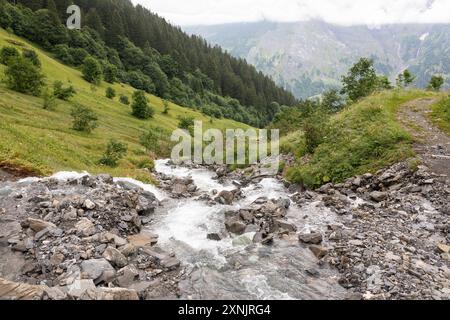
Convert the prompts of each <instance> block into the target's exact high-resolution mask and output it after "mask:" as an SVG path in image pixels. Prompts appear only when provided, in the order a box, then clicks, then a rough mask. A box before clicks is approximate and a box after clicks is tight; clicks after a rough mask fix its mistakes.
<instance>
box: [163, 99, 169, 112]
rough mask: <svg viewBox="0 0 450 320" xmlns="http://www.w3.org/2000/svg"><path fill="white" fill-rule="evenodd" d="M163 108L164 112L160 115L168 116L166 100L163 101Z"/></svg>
mask: <svg viewBox="0 0 450 320" xmlns="http://www.w3.org/2000/svg"><path fill="white" fill-rule="evenodd" d="M163 106H164V110H163V112H162V114H165V115H168V114H169V110H170V109H169V101H167V100H163Z"/></svg>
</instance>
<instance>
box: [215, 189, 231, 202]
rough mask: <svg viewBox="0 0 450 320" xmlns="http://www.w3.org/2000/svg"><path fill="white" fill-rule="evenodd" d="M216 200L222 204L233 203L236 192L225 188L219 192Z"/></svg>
mask: <svg viewBox="0 0 450 320" xmlns="http://www.w3.org/2000/svg"><path fill="white" fill-rule="evenodd" d="M215 200H216V201H217V202H219V203H221V204H227V205H231V204H232V203H233V200H234V193H233V192H231V191H227V190H223V191H221V192H220V193H219V195H218V196H217V197H216V198H215Z"/></svg>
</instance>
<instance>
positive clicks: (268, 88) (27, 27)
mask: <svg viewBox="0 0 450 320" xmlns="http://www.w3.org/2000/svg"><path fill="white" fill-rule="evenodd" d="M14 3H15V5H14ZM72 3H73V1H71V0H58V1H54V0H16V1H12V0H10V1H6V0H0V26H1V27H3V28H5V29H10V30H12V31H13V32H14V33H15V34H17V35H19V36H23V37H25V38H27V39H29V40H31V41H33V42H35V43H37V44H39V45H41V46H42V47H43V48H45V49H47V50H49V51H51V52H52V53H54V54H55V56H56V57H57V58H58V59H59V60H61V61H62V62H64V63H65V64H68V65H72V66H75V67H80V66H81V65H82V64H83V62H84V61H85V59H86V58H88V57H92V58H94V59H96V60H97V61H98V62H99V63H100V65H101V67H102V70H103V78H104V80H105V81H107V82H111V83H113V82H123V83H128V84H130V85H131V86H133V87H135V88H137V89H141V90H145V91H146V92H148V93H152V94H155V95H157V96H159V97H162V98H164V99H167V100H170V101H173V102H174V103H177V104H180V105H183V106H186V107H190V108H195V109H198V110H200V111H202V112H203V113H204V114H205V115H208V116H211V117H214V118H222V117H224V118H230V119H234V120H237V121H240V122H244V123H247V124H250V125H253V126H256V127H262V126H265V125H267V124H268V123H269V122H270V121H271V120H272V119H273V117H274V115H275V114H276V113H277V112H278V111H279V109H280V106H282V105H287V106H292V105H294V104H296V103H297V102H298V101H297V100H296V99H295V98H294V96H293V95H292V94H291V93H290V92H287V91H286V90H284V89H282V88H280V87H278V86H277V85H276V84H275V83H274V82H273V81H272V79H271V78H269V77H268V76H265V75H263V74H262V73H261V72H258V71H257V70H256V69H255V68H254V67H253V66H251V65H249V64H248V63H247V62H246V61H245V60H243V59H237V58H234V57H232V56H231V55H230V54H228V53H227V52H224V50H222V49H221V48H220V47H213V46H211V45H209V44H208V43H207V42H206V41H205V40H204V39H202V38H200V37H198V36H189V35H187V34H186V33H184V32H183V31H182V30H181V29H180V28H178V27H174V26H172V25H171V24H169V23H168V22H166V20H165V19H163V18H161V17H159V16H158V15H156V14H154V13H152V12H151V11H149V10H147V9H145V8H143V7H142V6H140V5H138V6H134V5H133V4H132V3H131V1H129V0H77V1H76V4H77V5H78V6H80V8H81V9H82V30H69V29H67V28H65V26H64V24H65V21H66V19H67V17H68V15H67V13H66V10H67V7H68V6H69V5H70V4H72Z"/></svg>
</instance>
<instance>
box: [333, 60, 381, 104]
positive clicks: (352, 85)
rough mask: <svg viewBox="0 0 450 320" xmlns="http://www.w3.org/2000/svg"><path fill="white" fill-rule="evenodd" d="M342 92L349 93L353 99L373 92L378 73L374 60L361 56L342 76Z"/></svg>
mask: <svg viewBox="0 0 450 320" xmlns="http://www.w3.org/2000/svg"><path fill="white" fill-rule="evenodd" d="M342 83H343V89H342V92H341V93H342V94H347V95H348V97H349V98H350V99H351V100H352V101H356V100H358V99H360V98H363V97H366V96H368V95H369V94H371V93H372V92H373V91H374V90H375V89H376V86H377V74H376V72H375V68H374V66H373V61H372V60H370V59H367V58H361V59H360V60H359V61H358V62H357V63H356V64H355V65H354V66H353V67H352V68H351V69H350V70H349V72H348V74H347V76H344V77H343V78H342Z"/></svg>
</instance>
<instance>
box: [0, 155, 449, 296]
mask: <svg viewBox="0 0 450 320" xmlns="http://www.w3.org/2000/svg"><path fill="white" fill-rule="evenodd" d="M155 176H156V177H157V179H158V180H159V181H160V184H159V186H158V187H154V186H149V185H144V184H142V183H140V182H137V181H134V180H131V179H113V178H112V177H110V176H107V175H100V176H96V177H94V176H89V175H87V174H76V173H59V174H57V175H55V176H53V177H50V178H45V179H36V178H27V179H24V180H19V181H16V182H12V181H4V182H0V254H1V256H2V258H1V259H0V297H1V298H3V299H179V298H182V299H449V298H450V290H449V288H450V259H449V243H450V237H449V235H448V232H449V230H450V224H449V223H450V218H449V214H450V207H449V203H450V202H449V197H450V189H449V185H448V180H447V178H446V177H444V176H436V175H433V174H432V173H430V171H429V170H428V169H427V168H425V167H418V168H415V169H412V168H410V166H408V165H407V163H400V164H397V165H395V166H393V167H391V168H388V169H385V170H382V171H380V172H378V173H377V174H375V175H371V174H366V175H362V176H359V177H354V178H352V179H349V180H348V181H347V182H345V183H343V184H339V185H331V184H329V185H326V186H323V187H322V188H320V189H319V190H316V191H304V190H302V188H300V187H299V186H296V185H290V184H289V183H287V182H286V181H284V180H283V178H282V177H281V176H271V175H270V174H269V173H267V172H265V170H264V166H253V167H250V168H247V169H244V170H236V171H233V172H229V171H228V170H227V168H225V167H222V166H211V167H201V166H195V165H184V166H175V165H172V164H171V163H170V161H168V160H160V161H157V165H156V170H155Z"/></svg>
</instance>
